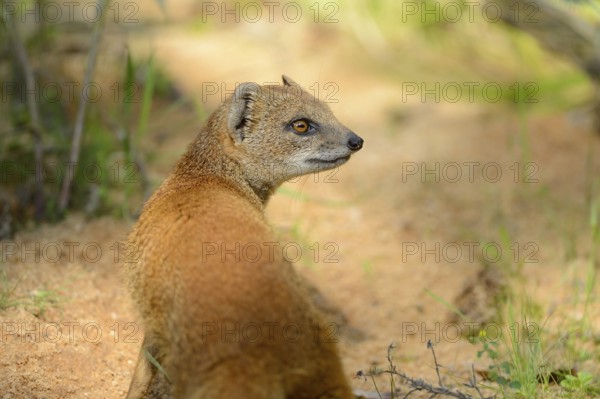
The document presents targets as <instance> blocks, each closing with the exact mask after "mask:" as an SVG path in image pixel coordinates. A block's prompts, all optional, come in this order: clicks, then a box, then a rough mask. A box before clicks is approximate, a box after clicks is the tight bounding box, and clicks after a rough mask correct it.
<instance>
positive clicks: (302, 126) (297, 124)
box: [292, 119, 310, 133]
mask: <svg viewBox="0 0 600 399" xmlns="http://www.w3.org/2000/svg"><path fill="white" fill-rule="evenodd" d="M309 128H310V124H309V123H308V121H307V120H306V119H298V120H297V121H293V122H292V129H294V131H295V132H296V133H306V132H308V129H309Z"/></svg>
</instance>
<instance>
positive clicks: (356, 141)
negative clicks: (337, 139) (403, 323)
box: [348, 132, 364, 151]
mask: <svg viewBox="0 0 600 399" xmlns="http://www.w3.org/2000/svg"><path fill="white" fill-rule="evenodd" d="M349 136H350V137H349V138H348V148H349V149H350V151H358V150H360V149H361V148H362V146H363V143H364V140H363V139H361V138H360V137H358V136H357V135H356V134H354V133H352V132H350V135H349Z"/></svg>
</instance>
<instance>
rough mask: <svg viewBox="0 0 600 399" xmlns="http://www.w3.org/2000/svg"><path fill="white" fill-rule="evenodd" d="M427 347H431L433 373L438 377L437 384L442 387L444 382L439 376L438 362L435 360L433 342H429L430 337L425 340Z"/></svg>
mask: <svg viewBox="0 0 600 399" xmlns="http://www.w3.org/2000/svg"><path fill="white" fill-rule="evenodd" d="M427 348H429V349H431V354H432V355H433V362H434V363H435V373H436V374H437V377H438V384H439V385H440V386H441V387H443V386H444V383H443V382H442V377H441V376H440V364H439V363H438V361H437V357H436V356H435V350H433V344H432V343H431V340H430V339H428V340H427Z"/></svg>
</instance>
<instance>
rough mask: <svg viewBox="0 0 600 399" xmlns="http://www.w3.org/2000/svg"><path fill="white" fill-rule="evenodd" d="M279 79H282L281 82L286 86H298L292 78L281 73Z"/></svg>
mask: <svg viewBox="0 0 600 399" xmlns="http://www.w3.org/2000/svg"><path fill="white" fill-rule="evenodd" d="M281 80H283V84H284V85H286V86H300V85H299V84H298V83H296V82H294V80H293V79H292V78H290V77H289V76H286V75H281Z"/></svg>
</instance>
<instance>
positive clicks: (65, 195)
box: [58, 0, 110, 212]
mask: <svg viewBox="0 0 600 399" xmlns="http://www.w3.org/2000/svg"><path fill="white" fill-rule="evenodd" d="M109 1H110V0H102V2H101V3H100V20H99V21H98V22H96V25H95V26H94V33H93V36H92V46H91V48H90V53H89V55H88V62H87V66H86V69H85V74H84V77H83V87H88V86H89V84H90V83H91V81H92V77H93V75H94V70H95V68H96V60H97V58H98V49H99V47H100V40H101V38H102V29H103V27H104V22H105V20H106V18H105V16H104V14H105V12H104V10H105V9H106V8H107V6H108V3H109ZM86 108H87V100H86V99H85V98H81V99H80V102H79V107H78V108H77V116H76V119H75V128H74V130H73V141H72V142H71V153H70V157H69V162H70V163H69V165H71V166H72V167H73V172H72V173H67V175H66V177H65V180H63V186H62V189H61V192H60V197H59V200H58V208H59V210H60V211H61V212H63V211H64V210H65V209H67V206H68V204H69V198H70V195H71V185H72V183H73V177H74V175H75V173H74V171H75V169H77V162H79V153H80V150H81V137H82V135H83V124H84V122H85V112H86Z"/></svg>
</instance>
